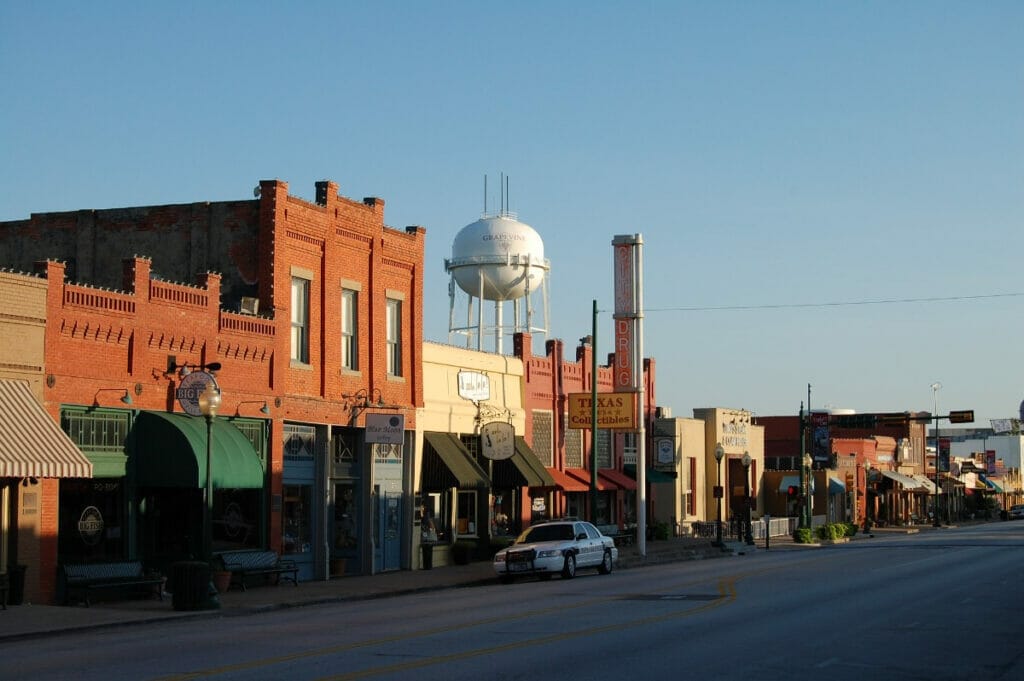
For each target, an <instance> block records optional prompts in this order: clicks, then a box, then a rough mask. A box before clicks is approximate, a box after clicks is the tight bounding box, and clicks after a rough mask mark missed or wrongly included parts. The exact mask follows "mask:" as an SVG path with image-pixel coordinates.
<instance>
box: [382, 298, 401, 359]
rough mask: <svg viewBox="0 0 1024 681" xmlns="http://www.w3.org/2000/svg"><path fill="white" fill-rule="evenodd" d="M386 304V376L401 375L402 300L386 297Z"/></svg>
mask: <svg viewBox="0 0 1024 681" xmlns="http://www.w3.org/2000/svg"><path fill="white" fill-rule="evenodd" d="M387 300H388V306H387V329H386V330H385V334H386V337H387V362H388V367H387V371H388V376H401V375H402V301H401V300H398V299H397V298H388V299H387Z"/></svg>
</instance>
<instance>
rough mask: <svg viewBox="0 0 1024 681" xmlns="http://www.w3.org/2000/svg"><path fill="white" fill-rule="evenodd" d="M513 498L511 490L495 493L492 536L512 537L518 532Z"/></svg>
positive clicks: (493, 497)
mask: <svg viewBox="0 0 1024 681" xmlns="http://www.w3.org/2000/svg"><path fill="white" fill-rule="evenodd" d="M513 498H514V497H513V495H512V491H511V490H507V491H505V492H504V493H498V494H495V495H494V496H492V497H491V510H490V522H491V536H492V537H511V536H513V535H515V534H516V528H515V515H514V514H515V509H514V508H513V503H512V502H513Z"/></svg>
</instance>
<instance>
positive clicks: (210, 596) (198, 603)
mask: <svg viewBox="0 0 1024 681" xmlns="http://www.w3.org/2000/svg"><path fill="white" fill-rule="evenodd" d="M170 582H171V584H170V588H171V589H172V591H171V593H172V594H173V597H172V599H171V603H172V604H173V606H174V609H175V610H215V609H217V608H219V607H220V601H219V600H218V599H217V590H216V589H214V588H213V584H212V583H211V582H210V565H209V563H204V562H202V561H195V560H188V561H181V562H178V563H174V564H173V565H171V579H170Z"/></svg>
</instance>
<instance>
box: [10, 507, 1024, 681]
mask: <svg viewBox="0 0 1024 681" xmlns="http://www.w3.org/2000/svg"><path fill="white" fill-rule="evenodd" d="M1022 566H1024V522H1007V523H992V524H987V525H981V526H975V527H965V528H951V529H945V530H941V531H934V532H929V533H921V534H918V535H897V536H889V537H876V538H874V539H871V540H868V541H858V542H851V543H849V544H843V545H837V546H832V547H821V548H808V549H799V550H787V551H777V552H776V551H767V552H766V551H759V552H756V553H753V554H748V555H744V556H736V557H734V558H728V559H720V560H708V561H692V562H685V563H675V564H669V565H660V566H655V567H650V568H645V569H642V570H627V571H621V572H614V573H613V574H611V575H608V576H599V575H597V574H595V573H591V572H587V573H581V574H580V575H579V576H578V577H577V578H576V579H573V580H560V579H554V580H551V581H549V582H539V581H532V580H531V581H521V582H516V583H514V584H511V585H500V584H497V583H495V584H488V585H486V586H479V587H474V588H465V589H450V590H445V591H440V592H429V593H422V594H416V595H409V596H401V597H395V598H387V599H379V600H372V601H360V602H352V603H341V604H330V605H322V606H310V607H303V608H296V609H293V610H281V611H275V612H271V613H265V614H259V615H252V616H246V617H233V618H227V619H218V620H209V621H207V620H192V621H188V622H168V623H160V624H150V625H146V626H140V627H134V628H125V629H118V630H104V631H94V632H82V633H76V634H68V635H66V636H59V637H52V638H45V639H32V640H25V641H12V642H9V643H8V644H5V646H4V651H3V664H2V666H0V676H3V677H4V678H11V679H33V680H38V679H97V680H98V679H104V680H109V679H167V680H170V679H362V678H370V679H446V680H455V679H489V680H497V681H501V680H506V679H555V678H562V677H565V678H574V679H588V680H603V679H609V680H610V679H616V680H622V679H634V678H647V677H649V678H650V679H679V678H696V679H754V680H758V681H770V680H774V679H787V680H792V679H828V680H829V681H845V680H851V681H852V680H853V679H857V680H858V681H860V680H862V679H929V680H930V681H936V680H943V679H971V680H972V681H973V680H975V679H979V678H984V679H994V680H999V679H1007V680H1010V679H1013V680H1018V679H1024V645H1022V644H1021V643H1020V642H1019V641H1020V635H1019V633H1018V631H1017V629H1018V627H1019V615H1018V613H1020V612H1021V611H1022V606H1024V595H1022V592H1021V589H1020V584H1021V577H1022V574H1021V573H1022V570H1024V568H1022Z"/></svg>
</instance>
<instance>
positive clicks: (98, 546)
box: [58, 479, 126, 562]
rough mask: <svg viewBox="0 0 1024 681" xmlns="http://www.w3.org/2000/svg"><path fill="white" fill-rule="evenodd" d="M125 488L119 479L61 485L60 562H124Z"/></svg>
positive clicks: (81, 481) (70, 481)
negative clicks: (122, 560)
mask: <svg viewBox="0 0 1024 681" xmlns="http://www.w3.org/2000/svg"><path fill="white" fill-rule="evenodd" d="M123 504H124V486H123V484H122V481H121V480H120V479H117V480H115V479H95V480H77V479H66V480H61V482H60V529H59V532H58V551H59V554H60V560H61V561H64V562H68V561H80V560H121V559H122V558H124V555H125V551H124V547H125V539H126V537H125V536H124V535H125V532H124V512H123V510H122V508H123Z"/></svg>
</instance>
